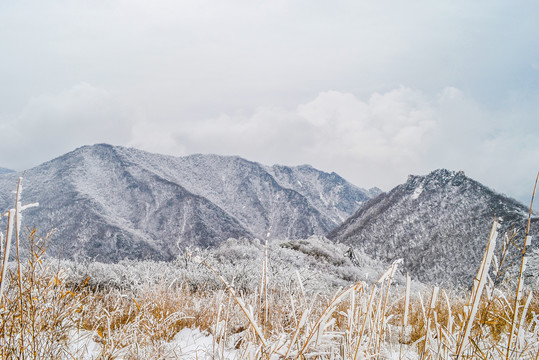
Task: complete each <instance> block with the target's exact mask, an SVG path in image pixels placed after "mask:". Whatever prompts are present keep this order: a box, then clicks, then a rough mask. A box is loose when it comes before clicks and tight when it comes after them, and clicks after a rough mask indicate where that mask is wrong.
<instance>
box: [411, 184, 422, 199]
mask: <svg viewBox="0 0 539 360" xmlns="http://www.w3.org/2000/svg"><path fill="white" fill-rule="evenodd" d="M422 192H423V184H420V185H419V186H418V187H417V188H416V189H415V190H414V193H413V194H412V199H414V200H415V199H417V198H418V197H419V195H421V193H422Z"/></svg>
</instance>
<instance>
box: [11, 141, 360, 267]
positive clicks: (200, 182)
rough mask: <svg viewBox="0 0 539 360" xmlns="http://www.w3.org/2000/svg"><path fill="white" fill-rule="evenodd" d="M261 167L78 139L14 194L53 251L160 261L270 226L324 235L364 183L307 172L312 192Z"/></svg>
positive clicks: (293, 234)
mask: <svg viewBox="0 0 539 360" xmlns="http://www.w3.org/2000/svg"><path fill="white" fill-rule="evenodd" d="M266 169H267V167H264V166H262V165H260V164H258V163H254V162H250V161H247V160H244V159H241V158H238V157H226V156H216V155H193V156H187V157H173V156H165V155H158V154H151V153H147V152H144V151H140V150H136V149H129V148H123V147H116V146H110V145H106V144H100V145H94V146H84V147H82V148H79V149H77V150H75V151H73V152H70V153H68V154H65V155H63V156H61V157H59V158H57V159H54V160H51V161H49V162H47V163H44V164H42V165H40V166H38V167H36V168H33V169H31V170H29V171H28V172H27V173H26V176H25V180H24V193H23V196H24V199H25V200H27V201H28V202H34V201H39V202H40V207H39V208H36V209H29V210H27V211H26V213H25V214H24V218H25V224H26V225H29V226H37V227H38V228H39V229H40V230H41V231H48V230H49V229H52V228H56V233H55V234H54V237H53V239H54V241H53V243H52V244H53V247H54V251H60V250H61V251H62V255H63V256H65V257H69V258H73V257H77V256H89V257H95V258H97V259H99V260H101V261H116V260H119V259H122V258H124V257H128V258H139V259H140V258H153V259H164V260H167V259H171V258H173V256H174V254H176V253H177V247H178V246H179V247H186V246H199V247H207V246H215V245H217V244H219V243H220V242H222V241H224V240H226V239H227V238H229V237H234V238H240V237H247V238H253V237H264V236H265V234H266V232H267V231H268V229H270V228H271V234H272V236H273V237H279V238H291V239H294V238H305V237H308V236H310V235H313V234H315V235H320V234H325V233H327V232H328V231H329V230H331V229H332V228H334V227H335V226H337V225H338V220H337V219H339V217H340V216H342V214H345V212H344V211H343V210H342V209H350V210H349V214H352V213H353V211H355V210H356V209H357V207H359V205H360V203H361V201H364V200H360V201H358V199H365V200H366V199H368V195H367V194H368V191H366V190H362V189H359V188H357V187H354V186H352V185H350V184H348V183H346V182H345V181H344V180H342V179H341V178H338V184H336V185H335V186H336V187H338V186H341V187H343V188H346V191H344V192H342V193H341V194H339V193H338V191H337V194H333V193H331V191H334V190H333V188H332V187H331V185H330V184H329V182H328V181H326V180H324V181H325V182H324V184H325V185H324V186H322V185H317V181H318V182H320V181H322V180H317V179H316V176H313V178H312V179H311V183H312V187H313V189H319V190H318V192H317V193H314V192H312V193H311V192H309V191H304V192H303V193H300V192H298V191H296V190H294V189H290V188H288V187H286V186H285V185H286V184H284V183H283V182H282V181H278V180H276V178H275V177H274V176H272V175H271V174H270V173H269V172H268V171H267V170H266ZM291 169H292V170H291V171H292V172H294V170H293V169H294V168H291ZM312 172H313V174H316V173H318V176H319V177H321V178H323V177H324V176H327V175H329V174H326V173H323V172H320V171H317V170H315V169H312ZM17 176H18V175H17V174H5V175H2V176H0V208H8V207H10V206H12V205H11V204H12V203H13V199H12V197H13V194H12V191H13V189H14V187H15V184H16V177H17ZM337 177H338V176H337ZM303 180H304V181H306V180H305V179H303ZM324 189H326V190H324ZM330 193H331V194H332V195H331V196H332V199H333V203H331V204H328V205H327V206H325V207H320V209H318V208H317V207H316V206H317V202H316V201H315V200H313V199H316V198H317V197H328V198H329V197H330V196H329V194H330ZM332 209H333V210H332Z"/></svg>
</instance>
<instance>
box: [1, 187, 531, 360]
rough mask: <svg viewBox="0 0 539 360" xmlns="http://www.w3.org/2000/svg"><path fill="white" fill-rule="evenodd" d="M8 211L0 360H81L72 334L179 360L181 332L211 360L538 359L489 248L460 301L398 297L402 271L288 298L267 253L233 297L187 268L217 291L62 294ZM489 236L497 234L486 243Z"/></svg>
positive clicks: (170, 287)
mask: <svg viewBox="0 0 539 360" xmlns="http://www.w3.org/2000/svg"><path fill="white" fill-rule="evenodd" d="M19 196H20V190H19V191H18V194H17V199H18V198H19ZM17 203H18V205H17V206H16V208H15V209H14V210H13V211H10V212H8V213H6V214H7V216H10V219H8V220H9V221H8V224H9V226H11V230H10V229H8V231H7V234H8V235H6V238H5V239H3V246H2V249H3V250H2V251H3V253H2V256H3V261H2V264H1V265H2V269H1V270H2V271H0V274H3V275H2V278H1V281H2V289H1V291H0V356H1V358H2V359H43V358H49V359H79V358H82V357H83V356H82V352H83V351H82V350H81V348H74V347H73V346H72V343H73V339H75V338H77V336H79V335H80V334H90V335H91V337H90V340H91V341H88V343H93V344H97V345H96V346H97V349H98V351H97V352H94V353H93V355H94V357H95V358H99V359H115V358H118V359H119V358H125V359H168V358H170V359H173V358H179V357H180V355H181V353H179V352H178V351H176V350H171V349H170V347H167V344H169V343H170V342H171V341H172V340H173V338H174V336H175V335H176V334H177V333H178V332H179V331H180V330H181V329H183V328H186V327H188V328H199V329H202V330H204V331H208V332H210V333H211V334H212V335H213V339H214V345H213V348H212V349H210V351H209V353H208V354H207V356H208V358H220V357H221V356H222V354H224V349H232V348H237V349H239V351H238V352H237V353H236V356H237V357H238V358H252V359H255V358H256V359H259V358H260V359H278V358H279V359H281V358H286V359H309V358H319V359H326V358H327V359H354V360H356V359H367V358H389V357H391V358H413V359H416V358H421V359H449V358H451V359H453V358H467V359H472V358H473V359H475V358H477V359H497V358H505V359H521V358H522V359H538V358H539V336H538V335H539V334H538V333H539V294H538V293H537V292H530V291H528V290H526V289H525V288H524V286H523V283H522V282H520V281H519V279H522V278H523V273H524V271H525V268H524V269H522V271H520V273H519V278H518V279H515V281H516V283H517V284H519V285H518V286H517V289H516V290H514V291H513V292H510V291H509V288H507V287H504V288H503V289H502V288H498V287H497V286H498V284H497V283H496V282H495V281H493V280H490V279H496V278H497V277H498V275H497V272H498V271H499V269H501V268H502V266H500V264H503V254H497V255H495V254H493V253H492V251H491V250H492V248H491V247H489V248H487V252H486V254H485V257H484V259H483V262H482V264H481V266H480V269H479V271H478V275H477V277H476V280H475V281H474V286H473V289H472V291H471V292H470V293H467V294H465V293H463V292H452V291H449V290H447V291H446V290H443V289H438V288H432V289H430V290H429V291H424V292H421V293H412V292H411V290H410V288H409V287H399V286H395V285H394V284H393V280H394V277H395V274H396V273H397V271H398V265H399V262H395V263H394V264H393V265H392V266H391V267H390V268H389V269H388V270H387V271H386V273H384V274H383V276H382V277H380V278H379V279H378V280H377V281H375V282H372V283H366V282H363V281H360V282H357V283H355V284H352V285H351V286H349V287H348V288H344V289H340V290H338V291H337V292H336V293H334V294H331V293H327V292H321V293H313V292H307V291H306V290H305V288H304V287H303V282H302V280H301V278H300V276H299V274H296V273H293V272H291V273H290V276H291V277H292V278H293V281H292V280H291V281H290V282H289V283H288V284H287V285H286V286H284V284H280V283H275V282H274V281H273V280H272V271H271V267H270V266H269V265H268V261H269V260H268V258H269V257H268V254H267V251H268V246H267V244H265V246H264V250H263V251H264V256H263V258H264V261H263V264H260V266H261V267H262V271H261V273H262V277H261V278H260V282H259V285H258V286H253V287H252V288H251V289H249V288H246V287H242V288H241V289H237V288H236V287H235V286H234V284H233V283H230V282H229V281H232V280H231V279H225V278H224V277H222V275H221V273H220V272H219V270H218V269H216V268H215V267H214V266H212V264H210V263H208V262H206V261H205V260H204V259H202V258H199V257H196V256H192V257H191V258H190V259H189V260H188V261H189V266H193V267H203V268H206V269H207V272H208V273H209V274H213V275H211V276H212V277H215V278H217V279H219V282H220V283H221V286H220V288H218V289H213V290H211V291H210V290H208V289H207V288H205V287H204V286H200V287H195V288H194V287H192V286H190V285H189V282H188V281H187V280H188V279H182V280H181V281H176V282H174V283H167V282H165V281H163V282H160V283H153V284H148V285H147V286H143V287H138V288H136V289H132V288H121V287H109V286H106V285H103V284H99V285H98V286H96V285H92V281H91V280H92V279H87V278H81V279H79V280H78V281H75V282H74V281H72V280H70V281H69V282H68V281H67V279H66V275H65V272H64V269H62V267H61V266H59V265H58V264H59V263H58V262H55V261H51V260H48V259H46V258H45V256H44V254H45V249H46V243H47V237H45V238H43V239H42V238H40V237H38V236H37V234H36V232H35V231H29V230H27V231H26V232H27V234H26V236H24V237H23V236H21V234H20V233H21V231H20V230H18V231H14V229H17V228H18V229H20V224H19V223H17V219H20V212H21V211H23V210H24V207H22V206H21V205H20V202H19V201H17ZM17 214H19V216H17ZM495 233H496V224H494V226H493V233H492V234H491V236H490V240H489V241H490V242H493V241H495V240H496V236H495V235H496V234H495ZM9 234H12V235H11V237H10V235H9ZM502 241H505V240H503V239H502ZM512 241H516V240H512ZM10 242H13V243H14V244H15V245H14V247H15V249H14V250H15V253H14V254H16V255H14V254H11V258H12V259H13V261H8V260H9V259H10V258H9V254H8V252H9V245H10ZM492 245H493V244H492ZM489 249H490V250H489ZM19 250H21V252H22V250H24V252H25V254H26V256H25V257H24V258H23V257H21V256H20V254H19ZM489 251H490V252H489ZM492 264H494V265H492ZM491 265H492V266H491ZM493 270H494V272H493ZM489 274H490V275H489ZM77 334H79V335H77Z"/></svg>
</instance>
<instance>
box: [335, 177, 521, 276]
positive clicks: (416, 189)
mask: <svg viewBox="0 0 539 360" xmlns="http://www.w3.org/2000/svg"><path fill="white" fill-rule="evenodd" d="M500 216H501V217H503V218H504V222H503V223H502V225H503V228H502V229H500V231H502V232H503V231H504V230H508V229H511V228H515V229H524V226H525V221H526V218H527V216H526V207H525V206H524V205H522V204H520V203H518V202H517V201H515V200H513V199H510V198H507V197H505V196H503V195H501V194H497V193H495V192H494V191H492V190H490V189H489V188H487V187H486V186H484V185H482V184H481V183H479V182H477V181H475V180H473V179H470V178H468V177H466V176H465V174H464V172H462V171H450V170H446V169H439V170H435V171H433V172H431V173H430V174H428V175H424V176H413V175H412V176H410V177H409V178H408V181H407V182H406V183H404V184H402V185H399V186H397V187H395V188H394V189H392V190H391V191H389V192H388V193H384V194H382V195H379V196H378V197H376V198H374V199H371V200H370V201H369V202H368V203H366V204H365V205H364V206H363V207H361V208H360V209H359V210H358V211H357V212H356V213H355V214H354V215H353V216H352V217H351V218H349V219H348V220H347V221H346V222H345V223H344V224H342V225H341V226H340V227H338V228H336V229H335V230H334V231H332V232H331V233H330V234H329V235H328V237H329V238H330V239H333V240H335V241H338V242H343V243H345V244H347V245H351V246H355V247H358V248H361V249H363V250H364V251H365V253H367V254H368V255H371V256H374V257H378V258H380V259H382V260H385V261H392V260H395V259H396V258H404V259H405V260H404V264H405V265H404V266H405V269H406V270H407V271H409V272H410V273H411V274H413V275H415V276H416V277H417V278H418V279H419V280H422V281H432V280H435V279H439V280H444V281H447V282H450V283H461V284H462V283H468V282H469V281H470V280H471V277H472V276H473V274H474V271H476V270H477V269H476V268H475V266H476V264H478V263H479V262H480V261H481V257H482V255H483V252H484V249H485V246H486V243H487V239H488V235H489V231H490V228H491V226H492V221H493V219H494V218H495V217H500Z"/></svg>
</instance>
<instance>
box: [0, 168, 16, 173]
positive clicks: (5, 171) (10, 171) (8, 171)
mask: <svg viewBox="0 0 539 360" xmlns="http://www.w3.org/2000/svg"><path fill="white" fill-rule="evenodd" d="M12 172H14V171H13V170H11V169H6V168H3V167H0V175H3V174H9V173H12Z"/></svg>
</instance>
